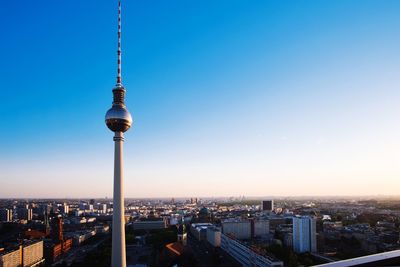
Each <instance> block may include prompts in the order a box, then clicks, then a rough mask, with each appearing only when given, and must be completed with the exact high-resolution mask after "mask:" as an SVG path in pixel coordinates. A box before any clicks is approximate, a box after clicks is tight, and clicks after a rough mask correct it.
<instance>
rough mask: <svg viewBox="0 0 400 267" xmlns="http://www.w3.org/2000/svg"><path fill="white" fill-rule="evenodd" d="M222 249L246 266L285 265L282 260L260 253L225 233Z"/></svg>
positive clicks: (270, 266) (222, 238)
mask: <svg viewBox="0 0 400 267" xmlns="http://www.w3.org/2000/svg"><path fill="white" fill-rule="evenodd" d="M221 249H222V250H224V251H225V252H226V253H228V254H229V255H231V256H232V257H233V258H234V259H236V260H237V261H238V262H239V263H240V264H242V265H243V266H246V267H247V266H248V267H275V266H282V267H283V262H282V261H279V260H277V259H275V258H272V257H268V256H265V255H260V254H258V253H257V252H256V251H255V250H253V249H251V248H250V247H248V246H246V245H245V244H243V243H241V242H240V241H239V240H237V239H235V238H232V237H230V236H228V235H225V234H221Z"/></svg>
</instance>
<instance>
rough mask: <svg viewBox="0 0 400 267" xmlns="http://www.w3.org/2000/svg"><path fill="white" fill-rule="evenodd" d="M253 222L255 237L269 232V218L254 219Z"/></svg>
mask: <svg viewBox="0 0 400 267" xmlns="http://www.w3.org/2000/svg"><path fill="white" fill-rule="evenodd" d="M252 223H253V229H254V230H253V236H254V237H260V236H267V235H268V234H269V221H268V220H254V221H253V222H252Z"/></svg>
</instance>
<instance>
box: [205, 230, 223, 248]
mask: <svg viewBox="0 0 400 267" xmlns="http://www.w3.org/2000/svg"><path fill="white" fill-rule="evenodd" d="M207 241H208V243H210V244H211V246H213V247H220V246H221V229H219V228H217V227H214V226H213V227H208V228H207Z"/></svg>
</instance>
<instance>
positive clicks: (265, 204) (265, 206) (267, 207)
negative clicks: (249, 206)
mask: <svg viewBox="0 0 400 267" xmlns="http://www.w3.org/2000/svg"><path fill="white" fill-rule="evenodd" d="M261 210H262V211H273V210H274V201H273V200H272V199H269V200H263V201H261Z"/></svg>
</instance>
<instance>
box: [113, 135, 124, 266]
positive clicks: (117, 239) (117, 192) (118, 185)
mask: <svg viewBox="0 0 400 267" xmlns="http://www.w3.org/2000/svg"><path fill="white" fill-rule="evenodd" d="M114 143H115V152H114V199H113V204H114V209H113V210H114V212H113V220H112V252H111V253H112V254H111V264H112V267H126V250H125V205H124V173H123V165H124V164H123V157H122V153H123V144H124V134H123V133H122V132H115V136H114Z"/></svg>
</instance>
